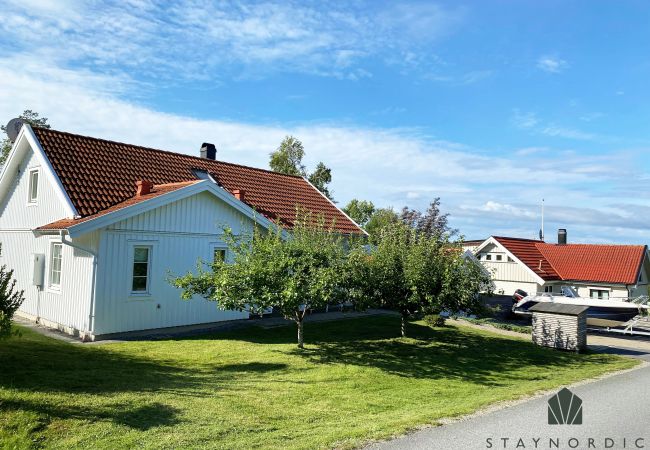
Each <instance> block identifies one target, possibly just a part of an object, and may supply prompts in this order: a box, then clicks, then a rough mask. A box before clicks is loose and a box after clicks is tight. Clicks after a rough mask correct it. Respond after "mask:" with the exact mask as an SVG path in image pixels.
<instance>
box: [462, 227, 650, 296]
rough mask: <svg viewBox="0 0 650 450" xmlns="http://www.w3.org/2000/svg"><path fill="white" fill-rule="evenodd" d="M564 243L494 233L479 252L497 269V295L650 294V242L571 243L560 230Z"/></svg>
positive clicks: (493, 272)
mask: <svg viewBox="0 0 650 450" xmlns="http://www.w3.org/2000/svg"><path fill="white" fill-rule="evenodd" d="M558 242H559V243H558V244H550V243H546V242H543V241H538V240H532V239H518V238H509V237H499V236H492V237H489V238H488V239H486V240H485V241H483V242H482V243H481V244H480V245H478V246H477V247H475V248H474V250H473V254H474V255H475V256H476V258H477V259H478V260H479V261H480V262H481V264H483V266H484V267H485V268H486V269H487V270H488V271H489V272H490V273H491V275H492V279H493V281H494V285H495V293H497V294H505V295H512V294H513V293H514V291H515V290H516V289H523V290H524V291H526V292H528V293H529V294H532V293H536V292H551V293H552V292H556V293H559V292H560V288H561V287H562V286H572V287H575V288H576V289H577V291H578V294H579V295H580V296H583V297H592V298H600V299H603V298H610V297H612V298H614V297H635V296H639V295H648V277H649V276H650V260H649V258H648V247H647V246H645V245H595V244H567V243H566V230H560V233H559V238H558Z"/></svg>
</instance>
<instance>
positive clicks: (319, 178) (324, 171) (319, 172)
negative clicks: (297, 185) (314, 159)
mask: <svg viewBox="0 0 650 450" xmlns="http://www.w3.org/2000/svg"><path fill="white" fill-rule="evenodd" d="M309 182H310V183H311V184H313V185H314V186H315V187H316V189H318V190H319V191H321V192H322V193H323V194H324V195H325V197H327V198H329V199H330V200H334V199H333V198H332V194H331V193H330V190H329V189H328V187H327V185H328V184H329V183H331V182H332V169H330V168H329V167H327V166H326V165H325V164H323V163H322V162H319V163H318V164H317V165H316V169H315V170H314V171H313V172H312V173H311V175H309Z"/></svg>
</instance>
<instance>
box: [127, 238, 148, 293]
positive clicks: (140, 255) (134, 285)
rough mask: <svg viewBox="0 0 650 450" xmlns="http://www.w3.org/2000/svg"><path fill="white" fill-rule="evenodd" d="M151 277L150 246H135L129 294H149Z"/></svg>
mask: <svg viewBox="0 0 650 450" xmlns="http://www.w3.org/2000/svg"><path fill="white" fill-rule="evenodd" d="M150 277H151V246H148V245H136V246H134V247H133V276H132V279H131V292H134V293H138V294H144V293H147V292H149V280H150Z"/></svg>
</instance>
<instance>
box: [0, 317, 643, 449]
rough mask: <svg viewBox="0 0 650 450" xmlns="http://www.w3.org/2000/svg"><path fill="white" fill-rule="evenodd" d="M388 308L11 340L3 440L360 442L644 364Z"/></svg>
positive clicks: (176, 444) (1, 391) (10, 443)
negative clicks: (314, 317) (242, 324)
mask: <svg viewBox="0 0 650 450" xmlns="http://www.w3.org/2000/svg"><path fill="white" fill-rule="evenodd" d="M398 321H399V319H398V318H397V317H392V316H378V317H370V318H364V319H354V320H344V321H338V322H327V323H307V324H306V326H305V333H306V334H305V336H306V341H307V348H306V350H305V351H299V350H298V349H297V348H296V347H295V344H294V339H295V328H294V327H291V326H288V327H281V328H275V329H266V330H265V329H259V328H249V329H243V330H239V331H235V332H229V333H223V334H219V335H214V336H209V337H197V338H188V339H179V340H162V341H149V342H126V343H119V344H107V345H101V346H88V345H85V346H84V345H70V344H66V343H63V342H60V341H57V340H52V339H49V338H45V337H43V336H40V335H37V334H34V333H32V332H30V331H27V330H23V336H22V337H20V338H12V339H11V340H9V341H5V342H1V343H0V447H1V448H13V447H15V448H28V447H48V448H125V447H144V448H180V447H183V448H203V447H205V448H208V447H209V448H219V447H220V448H227V449H236V448H253V447H275V448H316V447H332V446H341V447H353V446H355V445H359V444H361V443H363V442H364V440H366V439H372V438H375V439H376V438H384V437H388V436H390V435H393V434H396V433H402V432H404V431H407V430H408V429H409V428H413V427H415V426H418V425H422V424H432V423H436V421H437V420H438V419H440V418H441V417H448V416H455V415H459V414H466V413H469V412H471V411H474V410H476V409H477V408H480V407H482V406H485V405H487V404H489V403H493V402H495V401H498V400H506V399H512V398H516V397H520V396H522V395H525V394H530V393H532V392H535V391H537V390H540V389H547V388H551V387H556V386H559V385H563V384H567V383H571V382H574V381H576V380H580V379H584V378H589V377H593V376H596V375H599V374H602V373H604V372H607V371H611V370H616V369H623V368H628V367H632V366H634V365H635V364H636V362H635V361H633V360H630V359H622V358H618V357H614V356H606V355H596V354H586V355H576V354H573V353H565V352H559V351H552V350H548V349H543V348H538V347H534V346H533V345H532V344H530V343H527V342H524V341H522V340H520V339H511V338H508V337H504V336H499V335H496V334H491V333H489V332H484V331H477V330H474V329H469V328H467V327H464V328H463V327H459V328H456V327H453V326H451V327H445V328H438V329H431V328H428V327H426V326H424V325H422V324H421V323H413V324H409V328H408V333H409V334H410V335H411V336H412V337H411V338H408V339H403V338H399V337H397V335H398V333H399V323H398Z"/></svg>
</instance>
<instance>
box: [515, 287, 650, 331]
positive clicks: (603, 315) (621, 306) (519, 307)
mask: <svg viewBox="0 0 650 450" xmlns="http://www.w3.org/2000/svg"><path fill="white" fill-rule="evenodd" d="M561 292H562V294H561V295H553V294H551V293H541V294H536V295H528V296H526V297H524V298H522V299H521V300H519V301H518V302H516V303H515V304H513V306H512V312H513V313H515V314H516V315H520V316H527V315H531V314H532V313H531V312H530V311H528V310H529V309H530V308H531V307H532V306H534V305H536V304H538V303H558V304H564V305H579V306H587V307H588V309H587V324H588V325H592V326H597V327H607V328H610V327H620V326H625V325H626V324H628V323H629V322H630V321H632V320H633V319H636V318H638V317H644V316H647V315H648V297H647V296H640V297H635V298H620V299H614V298H610V299H596V298H588V297H580V296H579V295H578V293H577V292H576V291H575V289H573V288H571V287H569V286H562V288H561Z"/></svg>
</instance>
